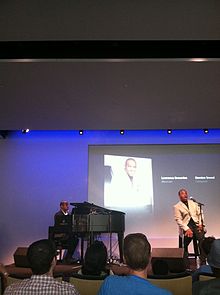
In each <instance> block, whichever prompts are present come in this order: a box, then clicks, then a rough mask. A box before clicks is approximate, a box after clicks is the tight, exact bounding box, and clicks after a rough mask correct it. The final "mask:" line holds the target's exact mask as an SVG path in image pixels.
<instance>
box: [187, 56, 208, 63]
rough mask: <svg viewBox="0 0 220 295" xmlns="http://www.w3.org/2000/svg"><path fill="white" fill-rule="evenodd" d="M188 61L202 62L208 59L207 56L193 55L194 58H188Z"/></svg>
mask: <svg viewBox="0 0 220 295" xmlns="http://www.w3.org/2000/svg"><path fill="white" fill-rule="evenodd" d="M189 61H192V62H204V61H208V59H207V58H202V57H194V58H190V60H189Z"/></svg>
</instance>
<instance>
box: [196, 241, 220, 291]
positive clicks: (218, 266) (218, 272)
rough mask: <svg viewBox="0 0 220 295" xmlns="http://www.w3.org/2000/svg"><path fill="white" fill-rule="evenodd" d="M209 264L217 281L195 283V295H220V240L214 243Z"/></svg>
mask: <svg viewBox="0 0 220 295" xmlns="http://www.w3.org/2000/svg"><path fill="white" fill-rule="evenodd" d="M208 263H209V265H210V266H211V269H212V272H213V275H214V276H215V279H211V280H207V281H198V282H195V283H193V295H202V294H203V295H209V294H210V295H217V294H220V239H216V240H214V241H213V243H212V246H211V250H210V253H209V255H208Z"/></svg>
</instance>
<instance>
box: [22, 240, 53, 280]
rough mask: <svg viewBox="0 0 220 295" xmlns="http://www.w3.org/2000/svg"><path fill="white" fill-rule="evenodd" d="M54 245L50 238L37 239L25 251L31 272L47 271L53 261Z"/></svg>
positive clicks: (38, 273)
mask: <svg viewBox="0 0 220 295" xmlns="http://www.w3.org/2000/svg"><path fill="white" fill-rule="evenodd" d="M55 256H56V247H55V245H54V243H53V242H52V241H51V240H46V239H45V240H39V241H36V242H34V243H32V244H31V245H30V246H29V248H28V251H27V259H28V261H29V263H30V267H31V269H32V272H33V274H36V275H42V274H45V273H48V272H49V270H50V268H51V266H52V262H53V261H55Z"/></svg>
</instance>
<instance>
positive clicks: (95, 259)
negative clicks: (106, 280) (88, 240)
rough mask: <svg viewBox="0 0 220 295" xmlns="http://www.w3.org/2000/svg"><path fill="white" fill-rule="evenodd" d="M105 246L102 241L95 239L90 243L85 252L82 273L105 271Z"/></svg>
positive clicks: (99, 273)
mask: <svg viewBox="0 0 220 295" xmlns="http://www.w3.org/2000/svg"><path fill="white" fill-rule="evenodd" d="M107 257H108V254H107V248H106V246H105V244H104V243H103V242H102V241H95V242H94V243H93V244H91V245H90V246H89V247H88V248H87V250H86V253H85V258H84V263H83V266H82V274H84V275H97V276H99V275H101V274H102V272H104V273H106V263H107Z"/></svg>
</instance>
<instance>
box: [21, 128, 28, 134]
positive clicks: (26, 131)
mask: <svg viewBox="0 0 220 295" xmlns="http://www.w3.org/2000/svg"><path fill="white" fill-rule="evenodd" d="M29 131H30V129H22V130H21V132H22V133H23V134H26V133H28V132H29Z"/></svg>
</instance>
